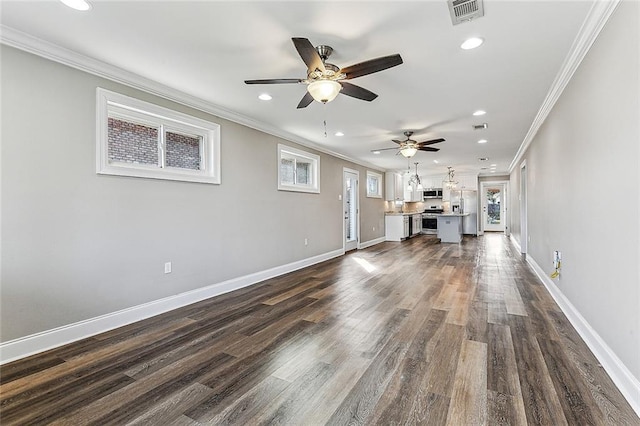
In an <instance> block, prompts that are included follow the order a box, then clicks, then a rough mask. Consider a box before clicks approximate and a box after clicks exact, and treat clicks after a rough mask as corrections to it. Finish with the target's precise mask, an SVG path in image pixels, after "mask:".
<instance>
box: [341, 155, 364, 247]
mask: <svg viewBox="0 0 640 426" xmlns="http://www.w3.org/2000/svg"><path fill="white" fill-rule="evenodd" d="M346 173H352V174H354V175H356V198H355V199H356V247H355V249H354V250H357V249H359V248H360V172H359V171H358V170H355V169H350V168H348V167H343V168H342V207H341V209H342V210H341V212H340V213H341V216H340V217H341V218H342V219H341V220H342V251H343V252H345V253H346V252H347V232H346V231H347V228H346V225H345V218H344V212H345V208H346V206H347V200H346V195H347V194H346V193H347V180H346V176H345V175H346Z"/></svg>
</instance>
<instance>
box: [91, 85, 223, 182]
mask: <svg viewBox="0 0 640 426" xmlns="http://www.w3.org/2000/svg"><path fill="white" fill-rule="evenodd" d="M97 104H98V105H97V129H98V135H97V142H96V144H97V159H96V161H97V164H96V171H97V173H99V174H110V175H121V176H134V177H146V178H154V179H169V180H184V181H190V182H204V183H220V126H219V125H218V124H215V123H211V122H209V121H205V120H201V119H199V118H195V117H192V116H189V115H186V114H182V113H179V112H177V111H173V110H170V109H167V108H163V107H160V106H158V105H154V104H150V103H148V102H144V101H141V100H138V99H134V98H130V97H128V96H124V95H120V94H118V93H114V92H110V91H108V90H104V89H101V88H98V91H97Z"/></svg>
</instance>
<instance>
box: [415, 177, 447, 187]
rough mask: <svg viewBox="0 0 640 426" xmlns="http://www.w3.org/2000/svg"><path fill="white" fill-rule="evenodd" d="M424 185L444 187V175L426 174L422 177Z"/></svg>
mask: <svg viewBox="0 0 640 426" xmlns="http://www.w3.org/2000/svg"><path fill="white" fill-rule="evenodd" d="M420 180H421V181H422V186H424V187H425V189H426V188H442V176H425V177H423V178H420Z"/></svg>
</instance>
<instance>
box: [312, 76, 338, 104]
mask: <svg viewBox="0 0 640 426" xmlns="http://www.w3.org/2000/svg"><path fill="white" fill-rule="evenodd" d="M340 90H342V86H341V85H340V83H338V82H337V81H335V80H318V81H314V82H313V83H310V84H309V85H308V86H307V91H308V92H309V94H310V95H311V96H313V99H314V100H316V101H318V102H321V103H323V104H326V103H327V102H331V101H332V100H334V99H335V98H336V96H338V93H340Z"/></svg>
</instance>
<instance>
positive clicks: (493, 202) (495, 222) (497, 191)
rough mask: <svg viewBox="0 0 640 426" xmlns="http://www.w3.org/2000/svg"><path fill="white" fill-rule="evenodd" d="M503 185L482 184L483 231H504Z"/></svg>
mask: <svg viewBox="0 0 640 426" xmlns="http://www.w3.org/2000/svg"><path fill="white" fill-rule="evenodd" d="M504 207H505V191H504V185H491V186H489V185H487V186H484V190H483V194H482V216H483V225H484V226H483V228H484V230H485V231H495V232H504V225H505V223H506V218H505V210H504Z"/></svg>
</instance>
